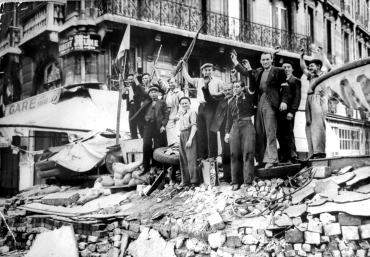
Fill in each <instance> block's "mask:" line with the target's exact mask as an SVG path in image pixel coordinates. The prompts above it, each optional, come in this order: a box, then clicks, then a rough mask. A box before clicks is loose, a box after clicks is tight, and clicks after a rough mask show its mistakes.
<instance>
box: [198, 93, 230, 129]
mask: <svg viewBox="0 0 370 257" xmlns="http://www.w3.org/2000/svg"><path fill="white" fill-rule="evenodd" d="M202 91H203V95H204V100H206V102H207V103H208V104H212V105H215V106H216V104H217V108H216V113H215V116H214V117H213V121H212V123H211V127H210V130H211V131H213V132H216V133H217V131H225V126H226V116H227V106H228V101H229V99H225V98H222V99H220V100H217V99H215V98H214V97H212V96H211V93H210V92H209V88H202Z"/></svg>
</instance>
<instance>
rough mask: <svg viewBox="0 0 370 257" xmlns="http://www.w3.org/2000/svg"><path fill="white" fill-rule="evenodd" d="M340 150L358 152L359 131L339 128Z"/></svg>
mask: <svg viewBox="0 0 370 257" xmlns="http://www.w3.org/2000/svg"><path fill="white" fill-rule="evenodd" d="M339 140H340V149H341V150H360V131H359V130H352V129H343V128H339Z"/></svg>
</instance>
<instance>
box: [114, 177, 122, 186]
mask: <svg viewBox="0 0 370 257" xmlns="http://www.w3.org/2000/svg"><path fill="white" fill-rule="evenodd" d="M114 185H115V186H123V185H124V184H123V179H116V178H115V179H114Z"/></svg>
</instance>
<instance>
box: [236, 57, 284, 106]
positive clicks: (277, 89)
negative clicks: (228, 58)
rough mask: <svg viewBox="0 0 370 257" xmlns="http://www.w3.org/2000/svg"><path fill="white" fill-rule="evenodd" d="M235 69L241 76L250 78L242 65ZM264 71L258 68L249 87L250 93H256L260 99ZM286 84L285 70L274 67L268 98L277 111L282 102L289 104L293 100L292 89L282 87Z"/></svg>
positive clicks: (271, 71) (269, 78) (270, 78)
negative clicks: (260, 86)
mask: <svg viewBox="0 0 370 257" xmlns="http://www.w3.org/2000/svg"><path fill="white" fill-rule="evenodd" d="M235 69H236V70H237V71H238V72H239V73H240V74H242V75H244V76H248V70H247V69H246V68H244V67H243V66H242V65H241V64H240V63H238V65H236V66H235ZM263 70H264V69H263V68H258V69H257V70H255V71H254V76H250V77H249V81H250V82H251V83H250V85H249V89H250V91H255V92H256V93H257V95H258V97H260V96H261V95H262V92H260V91H259V85H260V82H261V77H262V73H263ZM252 82H253V83H252ZM285 82H286V75H285V72H284V70H283V69H282V68H278V67H274V66H272V67H271V70H270V73H269V76H268V78H267V85H268V89H267V97H268V98H269V99H270V101H271V103H272V105H273V106H274V107H275V108H277V109H278V108H279V105H280V103H281V102H284V103H286V104H289V102H290V99H291V94H290V88H289V87H287V86H285V87H282V86H281V84H283V83H285Z"/></svg>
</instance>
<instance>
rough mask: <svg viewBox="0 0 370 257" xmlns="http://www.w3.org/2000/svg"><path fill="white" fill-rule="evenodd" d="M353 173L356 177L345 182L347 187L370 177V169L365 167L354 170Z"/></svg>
mask: <svg viewBox="0 0 370 257" xmlns="http://www.w3.org/2000/svg"><path fill="white" fill-rule="evenodd" d="M353 173H354V174H355V175H356V176H355V177H354V178H353V179H351V180H350V181H347V182H346V185H347V186H352V185H354V184H356V183H357V182H359V181H361V180H364V179H367V178H369V177H370V167H369V166H366V167H362V168H359V169H357V170H354V171H353Z"/></svg>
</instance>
